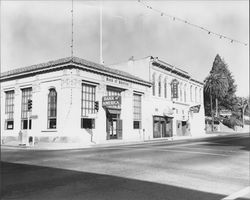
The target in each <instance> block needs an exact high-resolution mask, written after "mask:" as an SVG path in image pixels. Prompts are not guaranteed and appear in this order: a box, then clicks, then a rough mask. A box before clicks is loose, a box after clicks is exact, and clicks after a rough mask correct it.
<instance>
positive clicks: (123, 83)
mask: <svg viewBox="0 0 250 200" xmlns="http://www.w3.org/2000/svg"><path fill="white" fill-rule="evenodd" d="M105 81H106V82H110V83H115V84H119V85H124V86H129V83H128V82H127V81H123V80H120V79H117V78H111V77H105Z"/></svg>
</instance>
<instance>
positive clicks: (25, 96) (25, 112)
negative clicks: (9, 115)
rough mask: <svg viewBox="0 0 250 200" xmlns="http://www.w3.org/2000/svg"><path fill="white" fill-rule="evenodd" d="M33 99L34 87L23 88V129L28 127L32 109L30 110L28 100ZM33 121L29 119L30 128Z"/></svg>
mask: <svg viewBox="0 0 250 200" xmlns="http://www.w3.org/2000/svg"><path fill="white" fill-rule="evenodd" d="M29 99H30V100H32V88H31V87H30V88H24V89H22V105H21V129H28V112H30V115H31V112H32V111H31V110H30V111H29V110H28V100H29ZM31 122H32V120H31V119H30V120H29V129H31Z"/></svg>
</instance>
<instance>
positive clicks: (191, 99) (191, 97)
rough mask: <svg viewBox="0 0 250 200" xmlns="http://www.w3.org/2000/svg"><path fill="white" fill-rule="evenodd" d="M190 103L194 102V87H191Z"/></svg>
mask: <svg viewBox="0 0 250 200" xmlns="http://www.w3.org/2000/svg"><path fill="white" fill-rule="evenodd" d="M190 101H191V102H193V86H192V85H191V86H190Z"/></svg>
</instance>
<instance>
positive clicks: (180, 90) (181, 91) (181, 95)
mask: <svg viewBox="0 0 250 200" xmlns="http://www.w3.org/2000/svg"><path fill="white" fill-rule="evenodd" d="M180 101H182V83H181V84H180Z"/></svg>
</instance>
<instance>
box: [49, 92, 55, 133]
mask: <svg viewBox="0 0 250 200" xmlns="http://www.w3.org/2000/svg"><path fill="white" fill-rule="evenodd" d="M56 107H57V93H56V90H55V89H54V88H53V89H50V90H49V95H48V128H51V129H54V128H56V113H57V109H56Z"/></svg>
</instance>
